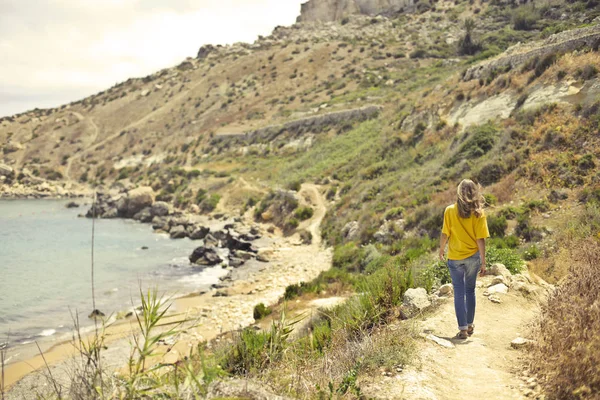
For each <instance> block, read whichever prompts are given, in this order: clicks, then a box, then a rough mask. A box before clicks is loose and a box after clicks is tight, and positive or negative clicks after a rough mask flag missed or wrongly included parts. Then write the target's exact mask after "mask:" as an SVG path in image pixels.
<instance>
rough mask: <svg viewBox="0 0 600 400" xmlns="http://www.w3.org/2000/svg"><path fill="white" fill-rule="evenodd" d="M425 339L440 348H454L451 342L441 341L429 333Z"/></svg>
mask: <svg viewBox="0 0 600 400" xmlns="http://www.w3.org/2000/svg"><path fill="white" fill-rule="evenodd" d="M425 339H427V340H431V341H432V342H435V343H437V344H439V345H440V346H442V347H445V348H447V349H453V348H454V344H453V343H452V342H451V341H449V340H446V339H442V338H440V337H437V336H435V335H432V334H431V333H430V334H429V335H427V336H425Z"/></svg>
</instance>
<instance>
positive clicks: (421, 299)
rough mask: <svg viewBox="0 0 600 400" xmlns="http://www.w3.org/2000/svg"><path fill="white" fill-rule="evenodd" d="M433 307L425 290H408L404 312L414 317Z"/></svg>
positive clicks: (405, 294) (403, 301)
mask: <svg viewBox="0 0 600 400" xmlns="http://www.w3.org/2000/svg"><path fill="white" fill-rule="evenodd" d="M430 305H431V302H430V301H429V296H427V291H426V290H425V289H424V288H416V289H412V288H411V289H408V290H407V291H406V292H405V293H404V298H403V300H402V308H403V312H404V314H405V315H406V316H407V317H409V318H410V317H412V316H414V315H416V314H418V313H419V312H421V311H423V310H424V309H426V308H427V307H429V306H430Z"/></svg>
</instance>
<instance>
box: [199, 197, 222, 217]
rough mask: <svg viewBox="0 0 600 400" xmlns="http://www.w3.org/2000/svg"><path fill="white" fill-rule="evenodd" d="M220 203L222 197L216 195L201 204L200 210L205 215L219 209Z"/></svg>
mask: <svg viewBox="0 0 600 400" xmlns="http://www.w3.org/2000/svg"><path fill="white" fill-rule="evenodd" d="M219 201H221V196H220V195H218V194H216V193H214V194H212V195H210V197H208V198H206V199H204V200H203V201H202V203H200V210H201V211H202V212H204V213H207V212H211V211H213V210H214V209H215V208H217V204H219Z"/></svg>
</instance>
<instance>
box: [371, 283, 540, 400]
mask: <svg viewBox="0 0 600 400" xmlns="http://www.w3.org/2000/svg"><path fill="white" fill-rule="evenodd" d="M479 279H480V282H478V286H483V287H480V288H478V289H477V313H476V316H475V325H476V326H475V334H474V335H473V336H472V337H470V338H469V339H467V340H458V339H453V337H454V335H455V334H456V333H457V332H458V329H457V327H456V317H455V313H454V302H453V298H452V297H450V298H446V299H445V300H444V303H443V304H442V305H441V306H440V307H439V308H438V309H436V310H435V311H434V312H433V313H432V314H431V315H429V316H427V317H426V318H425V319H423V320H422V321H418V323H417V324H418V329H419V331H420V332H421V333H422V335H423V336H425V335H427V334H433V335H435V336H437V337H440V338H443V339H447V340H449V341H450V342H451V343H453V344H454V346H455V347H454V348H445V347H442V346H440V345H438V344H436V343H434V342H433V341H431V340H427V339H425V338H423V340H420V341H419V343H418V361H417V362H416V363H415V365H414V366H412V367H410V368H408V369H406V370H404V371H403V372H402V373H399V374H398V375H396V376H391V377H378V378H377V381H376V382H374V383H372V384H370V385H366V388H365V389H366V390H365V393H366V394H368V395H373V396H374V397H375V398H384V399H411V400H413V399H414V400H416V399H422V400H425V399H427V400H434V399H435V400H453V399H456V400H458V399H461V400H463V399H494V400H496V399H499V400H503V399H506V400H509V399H510V400H514V399H521V398H525V397H524V395H523V391H522V390H523V382H522V381H521V380H520V379H519V377H518V371H519V369H521V368H520V365H521V361H520V357H522V354H523V353H522V352H521V351H520V350H515V349H512V348H511V346H510V342H511V341H512V340H513V339H515V338H517V337H519V336H523V337H526V336H525V335H527V333H528V331H529V324H530V323H531V321H532V320H533V319H534V317H535V315H536V313H537V312H538V310H539V305H538V301H536V300H534V299H533V298H532V299H528V298H526V297H524V296H523V295H522V294H520V293H519V292H514V291H509V292H508V293H507V294H504V295H499V296H500V297H501V301H502V303H501V304H495V303H492V302H491V301H490V300H489V299H488V298H486V297H485V296H483V292H484V290H485V287H487V286H488V285H489V283H490V282H491V279H492V277H484V278H479Z"/></svg>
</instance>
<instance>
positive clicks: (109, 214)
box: [100, 207, 119, 219]
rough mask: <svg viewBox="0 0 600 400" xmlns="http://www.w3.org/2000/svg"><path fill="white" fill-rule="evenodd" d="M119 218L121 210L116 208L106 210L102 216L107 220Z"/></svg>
mask: <svg viewBox="0 0 600 400" xmlns="http://www.w3.org/2000/svg"><path fill="white" fill-rule="evenodd" d="M118 216H119V210H117V208H116V207H112V208H110V209H108V210H106V211H105V212H104V213H103V214H102V215H101V216H100V218H106V219H110V218H117V217H118Z"/></svg>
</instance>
